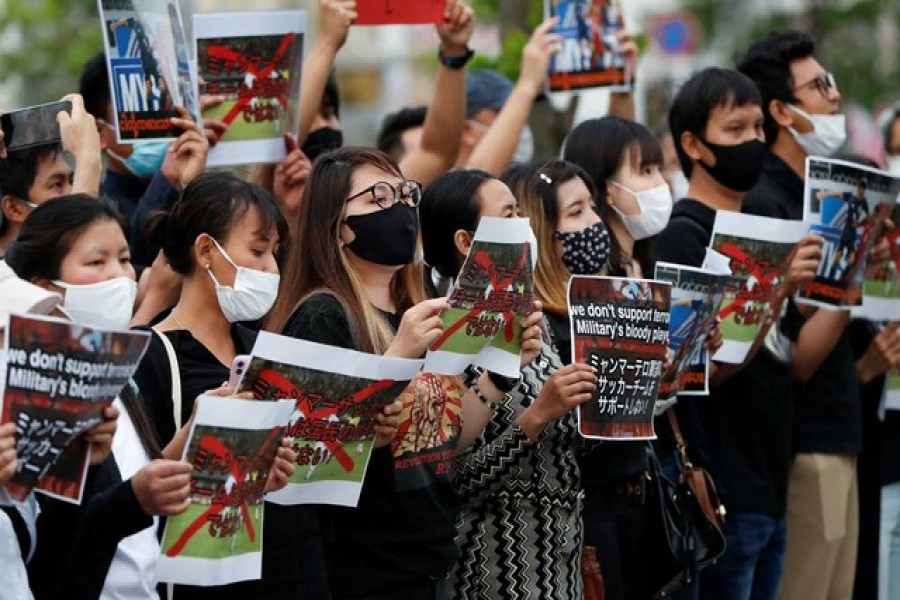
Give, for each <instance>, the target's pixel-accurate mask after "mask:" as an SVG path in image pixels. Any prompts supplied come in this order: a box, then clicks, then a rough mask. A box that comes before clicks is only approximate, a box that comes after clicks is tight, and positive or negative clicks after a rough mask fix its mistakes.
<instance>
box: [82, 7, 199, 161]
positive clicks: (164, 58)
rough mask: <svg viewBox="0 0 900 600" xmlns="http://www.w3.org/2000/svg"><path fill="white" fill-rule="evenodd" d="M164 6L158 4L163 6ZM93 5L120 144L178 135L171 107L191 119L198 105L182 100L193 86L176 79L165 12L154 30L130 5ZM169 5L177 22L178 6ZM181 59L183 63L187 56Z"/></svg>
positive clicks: (168, 22)
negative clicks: (182, 108)
mask: <svg viewBox="0 0 900 600" xmlns="http://www.w3.org/2000/svg"><path fill="white" fill-rule="evenodd" d="M169 2H171V0H167V2H161V1H160V2H159V3H160V5H162V6H167V5H168V3H169ZM97 4H98V8H99V11H100V23H101V27H102V29H103V42H104V49H105V51H106V64H107V69H108V71H109V89H110V91H111V92H112V104H113V113H114V116H115V125H116V132H117V135H118V140H119V142H121V143H131V142H137V141H143V140H174V139H175V138H177V137H178V135H179V133H180V131H179V130H178V129H177V128H176V127H175V126H174V125H172V122H171V121H170V118H171V117H174V116H177V113H176V111H175V107H176V106H185V108H187V109H188V112H189V113H190V114H191V115H194V116H196V115H198V114H199V104H197V102H196V100H194V101H191V98H190V96H189V97H188V98H185V94H188V95H190V94H192V95H193V96H194V97H195V96H196V92H195V91H194V89H195V87H194V85H193V84H191V85H188V86H186V85H184V83H183V82H182V80H181V79H179V72H180V69H179V67H178V58H177V56H176V47H175V42H174V38H173V34H172V27H173V25H172V23H171V21H170V16H169V13H168V9H167V12H166V13H165V21H164V22H159V23H155V24H154V25H153V27H155V30H153V29H151V26H150V25H149V24H148V23H146V22H144V21H142V20H141V17H140V16H139V15H138V12H137V8H136V7H135V4H134V3H133V2H132V0H97ZM173 5H174V10H175V14H176V19H180V17H179V16H178V15H179V13H178V6H177V3H173ZM178 26H179V27H180V23H179V25H178ZM182 58H183V60H186V58H187V55H186V53H184V56H183V57H182ZM186 64H187V65H188V69H189V70H188V78H189V79H190V73H191V71H190V65H189V62H188V63H186ZM181 69H182V70H183V67H182V68H181ZM194 105H196V109H193V106H194ZM192 109H193V110H192Z"/></svg>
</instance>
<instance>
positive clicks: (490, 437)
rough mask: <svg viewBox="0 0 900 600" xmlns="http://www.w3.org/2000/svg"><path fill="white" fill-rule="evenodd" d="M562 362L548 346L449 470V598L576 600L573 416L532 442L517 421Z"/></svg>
mask: <svg viewBox="0 0 900 600" xmlns="http://www.w3.org/2000/svg"><path fill="white" fill-rule="evenodd" d="M560 366H561V363H560V360H559V357H558V356H557V354H556V352H555V351H554V350H553V349H552V348H551V347H550V346H548V345H547V344H544V345H543V347H542V348H541V353H540V355H539V356H538V357H537V359H535V360H534V361H533V362H532V364H531V365H529V366H528V367H526V368H525V369H523V371H522V381H521V383H520V384H519V386H518V387H517V388H516V389H515V390H514V391H513V392H511V393H510V394H508V395H507V397H506V398H505V399H504V401H503V403H502V405H500V406H499V407H498V408H497V411H496V413H495V414H494V416H493V417H492V418H491V421H490V422H489V423H488V425H487V427H485V430H484V432H483V433H482V434H481V436H480V437H479V439H478V440H476V441H475V443H474V444H473V445H472V447H471V448H470V449H469V451H468V452H466V453H465V454H462V455H461V456H460V457H459V458H458V459H457V463H456V473H455V477H454V482H455V485H456V488H457V491H458V492H459V494H460V497H461V501H462V512H461V514H460V517H459V520H458V521H457V536H456V543H457V545H458V546H459V548H460V552H461V556H460V558H459V560H458V562H457V563H456V565H455V567H454V569H453V571H452V572H451V573H450V581H451V585H452V588H451V589H452V598H454V599H467V600H468V599H484V600H504V599H510V600H513V599H515V600H528V599H534V600H554V599H559V600H577V599H579V598H582V597H583V595H584V594H583V590H582V580H581V570H580V565H581V561H580V558H581V539H582V528H581V496H582V494H581V485H580V474H579V470H578V464H577V463H576V462H575V454H574V452H573V449H574V444H575V440H576V437H577V435H578V433H577V425H576V420H575V414H574V412H571V413H569V414H567V415H566V416H564V417H562V418H561V419H559V420H557V421H555V422H553V423H550V424H549V425H547V427H546V428H545V429H544V431H543V433H542V434H541V437H540V438H539V440H538V441H537V442H536V443H534V444H532V443H530V442H529V441H528V437H527V436H526V435H525V433H523V432H522V430H521V429H520V428H519V427H518V425H517V424H516V418H517V417H518V416H519V414H520V413H521V412H522V411H523V410H525V408H526V407H528V406H529V405H530V404H531V403H532V401H533V400H534V399H535V398H536V397H537V396H538V394H539V393H540V391H541V388H542V387H543V384H544V382H545V381H546V380H547V378H548V377H549V376H550V374H551V373H553V372H554V371H555V370H556V369H558V368H560Z"/></svg>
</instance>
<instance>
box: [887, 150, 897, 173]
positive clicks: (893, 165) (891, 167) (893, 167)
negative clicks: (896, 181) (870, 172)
mask: <svg viewBox="0 0 900 600" xmlns="http://www.w3.org/2000/svg"><path fill="white" fill-rule="evenodd" d="M887 166H888V171H889V172H890V173H891V174H892V175H900V155H898V156H891V155H890V154H889V155H888V157H887Z"/></svg>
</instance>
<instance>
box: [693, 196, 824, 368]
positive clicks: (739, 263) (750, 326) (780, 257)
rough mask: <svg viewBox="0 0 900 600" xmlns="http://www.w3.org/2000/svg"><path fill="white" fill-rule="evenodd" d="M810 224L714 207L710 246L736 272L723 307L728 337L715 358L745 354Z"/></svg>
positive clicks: (738, 358) (737, 359) (738, 359)
mask: <svg viewBox="0 0 900 600" xmlns="http://www.w3.org/2000/svg"><path fill="white" fill-rule="evenodd" d="M808 227H809V225H808V224H806V223H804V222H803V221H785V220H783V219H770V218H768V217H758V216H755V215H746V214H742V213H736V212H731V211H724V210H720V211H717V212H716V220H715V224H714V225H713V234H712V238H711V240H710V248H712V249H713V250H715V251H716V252H718V253H719V254H722V255H724V256H726V257H728V259H729V260H730V267H731V272H732V277H731V282H730V284H729V286H728V288H727V289H726V290H725V300H724V301H723V302H722V307H721V309H720V311H719V319H720V324H719V326H720V328H721V330H722V338H723V339H724V341H723V343H722V347H721V348H719V350H718V352H716V357H715V359H716V361H718V362H723V363H731V364H740V363H742V362H744V359H745V358H747V354H748V353H749V352H750V348H751V347H752V346H753V342H754V341H755V340H756V337H757V335H758V334H759V332H760V330H761V329H762V326H763V323H764V322H765V319H766V317H767V316H768V315H769V312H770V306H771V303H772V300H774V299H775V296H776V294H777V293H778V289H779V288H780V286H781V284H782V282H783V277H782V274H783V272H784V270H785V268H786V266H787V265H788V264H789V263H790V260H791V258H792V256H793V251H794V248H795V246H796V244H797V242H799V241H800V240H801V239H802V238H803V236H804V235H806V233H807V228H808Z"/></svg>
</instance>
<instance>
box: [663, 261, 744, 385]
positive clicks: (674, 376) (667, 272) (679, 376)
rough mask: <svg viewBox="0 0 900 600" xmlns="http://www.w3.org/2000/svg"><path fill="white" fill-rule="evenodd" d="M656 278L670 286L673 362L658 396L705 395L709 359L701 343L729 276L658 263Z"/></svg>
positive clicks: (712, 322) (718, 308) (714, 318)
mask: <svg viewBox="0 0 900 600" xmlns="http://www.w3.org/2000/svg"><path fill="white" fill-rule="evenodd" d="M655 277H656V279H657V280H659V281H668V282H669V283H671V284H672V307H671V310H670V316H669V350H671V351H672V362H671V365H670V366H669V368H668V369H666V371H665V372H664V373H663V377H662V381H661V382H660V386H659V397H660V399H666V398H674V397H675V396H676V395H678V394H683V395H686V396H690V395H707V394H709V358H708V352H707V351H706V348H705V347H704V344H705V343H706V340H707V337H708V333H709V331H710V328H711V327H712V326H713V324H714V323H715V322H716V318H717V317H718V315H719V310H720V308H721V306H722V300H724V298H725V289H726V288H727V287H728V284H729V282H730V279H731V277H730V274H728V275H723V274H716V273H713V272H712V271H708V270H705V269H697V268H694V267H687V266H684V265H677V264H673V263H666V262H657V263H656V273H655Z"/></svg>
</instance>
